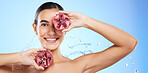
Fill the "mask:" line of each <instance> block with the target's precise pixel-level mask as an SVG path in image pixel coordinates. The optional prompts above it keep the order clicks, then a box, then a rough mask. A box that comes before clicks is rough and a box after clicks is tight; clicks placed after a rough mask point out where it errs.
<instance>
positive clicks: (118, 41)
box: [63, 12, 137, 72]
mask: <svg viewBox="0 0 148 73" xmlns="http://www.w3.org/2000/svg"><path fill="white" fill-rule="evenodd" d="M64 13H67V14H68V15H69V16H71V18H72V19H71V20H72V21H71V23H72V24H71V25H70V27H69V28H68V29H66V30H63V31H64V32H67V31H70V30H71V29H72V28H77V27H86V28H88V29H91V30H93V31H95V32H97V33H98V34H101V35H102V36H104V37H105V38H106V39H108V40H109V41H111V42H112V43H114V46H112V47H110V48H108V49H106V50H104V51H102V52H98V53H93V54H88V55H84V56H81V57H79V58H77V59H75V60H74V63H75V65H77V66H80V67H81V68H82V69H83V70H84V71H85V70H88V69H89V70H90V72H97V71H99V70H101V69H104V68H106V67H108V66H111V65H113V64H114V63H116V62H117V61H119V60H121V59H122V58H124V57H125V56H126V55H128V54H129V53H130V52H132V51H133V50H134V48H135V46H136V44H137V39H136V38H134V37H133V36H131V35H130V34H128V33H126V32H124V31H123V30H121V29H119V28H116V27H114V26H112V25H109V24H106V23H103V22H100V21H97V20H95V19H92V18H90V17H87V16H85V15H83V14H80V13H77V12H64ZM76 23H79V25H78V24H76Z"/></svg>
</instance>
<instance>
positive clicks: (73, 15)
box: [57, 11, 88, 32]
mask: <svg viewBox="0 0 148 73" xmlns="http://www.w3.org/2000/svg"><path fill="white" fill-rule="evenodd" d="M58 13H65V14H67V15H68V16H69V18H70V26H69V27H68V29H64V30H62V32H68V31H70V30H71V29H72V28H78V27H86V21H87V20H88V17H87V16H86V15H83V14H81V13H78V12H73V11H59V12H58ZM58 13H57V14H58Z"/></svg>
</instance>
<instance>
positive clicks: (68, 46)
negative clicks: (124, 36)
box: [0, 0, 148, 73]
mask: <svg viewBox="0 0 148 73" xmlns="http://www.w3.org/2000/svg"><path fill="white" fill-rule="evenodd" d="M47 1H54V2H57V3H59V4H60V5H62V6H63V8H64V9H65V10H66V11H76V12H80V13H82V14H85V15H87V16H89V17H92V18H94V19H97V20H99V21H102V22H105V23H108V24H110V25H113V26H115V27H118V28H120V29H122V30H124V31H126V32H128V33H129V34H131V35H133V36H134V37H136V38H137V39H138V45H137V47H136V49H135V50H134V51H133V52H132V53H131V54H129V55H128V56H127V57H125V58H124V59H122V60H121V61H119V62H117V63H116V64H114V65H112V66H111V67H108V68H106V69H104V70H101V71H100V72H99V73H135V70H138V73H148V70H147V68H148V62H147V61H148V57H147V56H148V54H147V51H148V49H147V46H146V45H147V41H148V39H147V37H148V32H147V31H148V29H147V28H148V0H87V1H86V0H73V1H72V0H67V1H66V0H47ZM47 1H45V0H40V1H39V0H31V1H30V0H25V1H20V0H13V1H12V0H11V1H8V0H5V1H1V2H0V45H1V47H0V53H13V52H21V51H24V50H27V49H30V48H38V47H40V43H39V41H38V39H37V37H36V35H35V33H34V32H33V28H32V23H33V20H34V16H35V11H36V9H37V8H38V7H39V6H40V5H41V4H42V3H44V2H47ZM98 43H100V44H99V45H97V44H98ZM111 45H112V43H111V42H109V41H108V40H106V39H105V38H103V37H102V36H101V35H99V34H97V33H95V32H93V31H91V30H89V29H86V28H76V29H73V30H71V31H70V32H68V33H67V35H66V36H65V40H64V41H63V43H62V44H61V52H62V54H63V55H64V56H66V57H68V58H71V59H74V58H76V57H78V56H81V55H83V54H84V53H85V54H87V53H90V52H99V51H102V50H104V49H106V48H107V47H109V46H111ZM125 65H126V66H125Z"/></svg>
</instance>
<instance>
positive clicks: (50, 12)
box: [38, 9, 59, 21]
mask: <svg viewBox="0 0 148 73" xmlns="http://www.w3.org/2000/svg"><path fill="white" fill-rule="evenodd" d="M58 11H59V10H58V9H45V10H43V11H41V12H40V13H39V15H38V20H39V21H40V20H51V19H52V18H53V17H54V16H56V12H58Z"/></svg>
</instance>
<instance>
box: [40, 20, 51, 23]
mask: <svg viewBox="0 0 148 73" xmlns="http://www.w3.org/2000/svg"><path fill="white" fill-rule="evenodd" d="M41 22H47V23H49V22H48V21H46V20H41V21H40V23H41Z"/></svg>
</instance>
